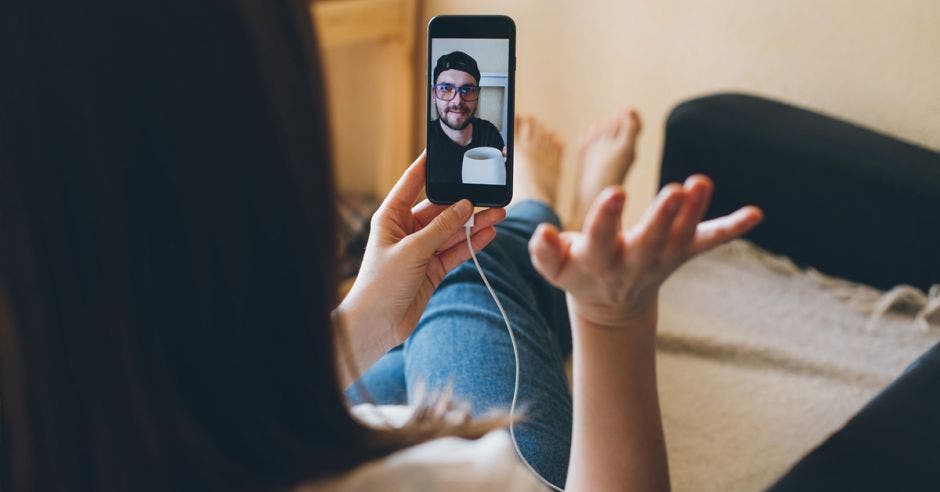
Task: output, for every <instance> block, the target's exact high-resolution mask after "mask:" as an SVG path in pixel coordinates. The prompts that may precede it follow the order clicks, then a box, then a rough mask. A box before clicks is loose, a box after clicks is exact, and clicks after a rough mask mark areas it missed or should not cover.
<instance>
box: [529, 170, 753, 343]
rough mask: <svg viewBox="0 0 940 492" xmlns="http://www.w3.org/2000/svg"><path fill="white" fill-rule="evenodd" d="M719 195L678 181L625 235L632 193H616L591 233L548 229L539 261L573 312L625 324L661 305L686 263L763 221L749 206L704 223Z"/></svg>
mask: <svg viewBox="0 0 940 492" xmlns="http://www.w3.org/2000/svg"><path fill="white" fill-rule="evenodd" d="M713 189H714V185H713V184H712V182H711V180H710V179H709V178H708V177H706V176H703V175H694V176H691V177H690V178H689V179H687V180H686V182H685V183H684V185H679V184H677V183H671V184H669V185H667V186H665V187H664V188H663V189H662V190H661V191H660V193H659V195H658V197H657V199H656V200H655V202H654V203H653V204H652V205H650V207H649V208H648V209H647V210H646V213H645V215H644V216H643V218H642V219H641V220H640V221H639V223H637V224H636V225H635V226H634V227H632V228H631V229H629V230H627V231H622V230H621V214H622V212H623V205H624V202H625V200H626V194H625V193H624V191H623V190H622V189H621V188H619V187H610V188H608V189H606V190H605V191H604V193H602V194H601V195H600V196H599V197H598V198H597V200H596V201H595V202H594V205H593V206H592V208H591V210H590V211H589V212H588V214H587V217H586V219H585V223H584V230H583V231H580V232H559V231H558V230H557V229H555V228H554V227H552V226H551V225H548V224H543V225H541V226H540V227H539V229H538V230H537V231H536V232H535V234H534V235H533V236H532V240H531V241H530V242H529V250H530V253H531V257H532V263H533V264H534V266H535V268H536V270H538V271H539V273H541V274H542V276H544V277H545V278H546V279H547V280H548V281H549V282H551V283H552V284H553V285H555V286H557V287H559V288H561V289H564V290H565V291H567V292H568V295H569V297H570V300H571V303H570V304H571V307H572V309H573V311H574V313H573V314H576V315H578V316H581V317H583V318H584V319H585V320H587V321H590V322H592V323H594V324H597V325H600V326H610V327H616V326H623V325H624V324H625V323H629V322H630V321H632V320H635V319H638V318H641V317H643V316H645V315H646V314H647V313H648V312H649V310H650V309H652V308H654V307H655V302H656V300H657V293H658V291H659V286H660V285H662V283H663V282H664V281H665V280H666V278H667V277H668V276H669V275H670V274H671V273H672V272H674V271H675V270H676V269H677V268H678V267H679V266H680V265H682V264H683V263H685V262H686V261H688V260H689V259H690V258H692V257H694V256H695V255H698V254H700V253H702V252H704V251H707V250H709V249H711V248H714V247H715V246H717V245H719V244H722V243H725V242H728V241H730V240H732V239H735V238H738V237H740V236H742V235H743V234H745V233H746V232H747V231H749V230H750V229H752V228H753V227H754V226H756V225H757V224H758V223H759V222H760V221H761V220H762V219H763V212H762V211H761V210H760V209H759V208H757V207H754V206H746V207H743V208H741V209H739V210H737V211H736V212H734V213H732V214H729V215H726V216H723V217H719V218H716V219H712V220H709V221H706V222H702V217H703V216H704V214H705V211H706V209H707V208H708V203H709V201H710V200H711V194H712V190H713Z"/></svg>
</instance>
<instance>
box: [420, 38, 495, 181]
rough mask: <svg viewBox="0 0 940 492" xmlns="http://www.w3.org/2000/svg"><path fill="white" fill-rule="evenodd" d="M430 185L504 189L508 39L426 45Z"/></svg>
mask: <svg viewBox="0 0 940 492" xmlns="http://www.w3.org/2000/svg"><path fill="white" fill-rule="evenodd" d="M430 75H431V90H430V91H429V92H430V101H429V106H428V108H429V111H428V143H427V145H428V157H429V159H430V161H429V162H428V173H429V176H428V178H429V180H430V181H433V182H439V183H463V184H477V185H505V184H506V155H512V154H511V153H508V154H507V151H508V150H509V149H507V148H506V142H507V139H506V132H507V129H508V128H509V126H508V118H509V117H510V115H509V114H508V105H509V102H508V100H507V94H508V91H509V40H508V39H450V38H447V39H444V38H435V39H432V40H431V73H430Z"/></svg>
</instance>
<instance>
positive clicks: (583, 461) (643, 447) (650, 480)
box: [566, 303, 669, 491]
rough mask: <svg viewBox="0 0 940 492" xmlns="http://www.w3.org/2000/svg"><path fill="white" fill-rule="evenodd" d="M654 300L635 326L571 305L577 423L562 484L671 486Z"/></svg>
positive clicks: (631, 487)
mask: <svg viewBox="0 0 940 492" xmlns="http://www.w3.org/2000/svg"><path fill="white" fill-rule="evenodd" d="M653 306H654V307H653V308H652V309H651V310H650V311H649V312H648V313H646V314H645V315H644V316H643V317H642V318H641V319H637V320H636V321H635V322H634V323H633V326H621V327H617V328H616V329H611V328H612V327H605V326H597V325H594V324H592V323H590V322H589V321H586V320H584V319H581V318H579V317H578V316H577V314H576V311H575V310H572V316H571V317H572V320H571V321H572V330H573V342H574V356H573V357H574V388H573V393H574V427H573V435H572V444H571V461H570V464H569V468H568V481H567V486H566V489H567V490H572V491H587V490H644V491H648V490H668V489H669V469H668V465H667V461H666V445H665V440H664V437H663V429H662V419H661V417H660V410H659V399H658V394H657V388H656V359H655V351H654V344H655V327H656V309H655V303H654V305H653Z"/></svg>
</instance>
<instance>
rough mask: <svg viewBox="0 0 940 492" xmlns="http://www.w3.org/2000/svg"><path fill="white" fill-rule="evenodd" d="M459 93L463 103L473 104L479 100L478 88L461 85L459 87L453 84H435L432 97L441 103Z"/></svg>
mask: <svg viewBox="0 0 940 492" xmlns="http://www.w3.org/2000/svg"><path fill="white" fill-rule="evenodd" d="M458 91H459V92H460V98H461V99H463V100H464V101H468V102H473V101H476V100H477V99H479V98H480V88H479V87H477V86H475V85H462V86H460V87H457V86H455V85H454V84H436V85H435V86H434V97H436V98H438V99H440V100H442V101H450V100H452V99H453V98H454V96H456V95H457V92H458Z"/></svg>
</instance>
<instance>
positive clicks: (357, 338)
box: [333, 293, 399, 387]
mask: <svg viewBox="0 0 940 492" xmlns="http://www.w3.org/2000/svg"><path fill="white" fill-rule="evenodd" d="M351 294H352V293H351ZM368 306H369V304H368V303H365V302H362V301H361V300H359V299H357V298H356V296H346V298H345V299H343V301H342V302H341V303H340V305H339V306H337V307H336V309H334V310H333V329H334V330H335V340H336V350H337V354H336V359H337V363H338V364H339V371H340V375H341V380H342V383H343V386H344V387H345V386H348V385H349V384H352V382H353V381H354V380H355V379H357V378H358V377H359V376H360V375H361V374H362V373H363V372H365V371H366V370H367V369H368V368H369V367H371V366H372V364H374V363H375V361H377V360H379V358H381V357H382V355H384V354H385V353H386V352H388V351H389V350H391V349H392V348H393V347H395V346H396V345H398V343H399V342H398V341H397V340H395V338H394V336H393V333H392V332H393V330H391V329H390V328H388V327H387V326H384V325H386V323H384V322H383V321H382V319H381V317H378V316H375V315H372V314H370V312H369V310H368V309H366V308H367V307H368Z"/></svg>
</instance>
